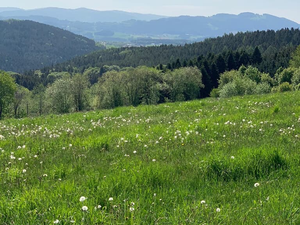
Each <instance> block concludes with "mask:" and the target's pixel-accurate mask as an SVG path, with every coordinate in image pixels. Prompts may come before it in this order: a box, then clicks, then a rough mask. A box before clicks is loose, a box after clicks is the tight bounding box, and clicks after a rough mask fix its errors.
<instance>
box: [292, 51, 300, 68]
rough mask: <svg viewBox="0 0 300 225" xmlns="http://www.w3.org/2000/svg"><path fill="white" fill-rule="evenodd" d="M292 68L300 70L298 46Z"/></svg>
mask: <svg viewBox="0 0 300 225" xmlns="http://www.w3.org/2000/svg"><path fill="white" fill-rule="evenodd" d="M290 66H291V67H293V68H300V46H298V47H297V49H296V51H295V52H294V53H293V54H292V57H291V60H290Z"/></svg>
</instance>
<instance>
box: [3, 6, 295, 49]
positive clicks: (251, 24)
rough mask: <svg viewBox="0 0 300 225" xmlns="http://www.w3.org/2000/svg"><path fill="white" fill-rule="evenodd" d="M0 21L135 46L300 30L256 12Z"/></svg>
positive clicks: (18, 14) (70, 13) (31, 16)
mask: <svg viewBox="0 0 300 225" xmlns="http://www.w3.org/2000/svg"><path fill="white" fill-rule="evenodd" d="M1 18H2V19H10V18H13V19H22V20H33V21H37V22H41V23H45V24H48V25H52V26H56V27H59V28H62V29H65V30H68V31H71V32H73V33H76V34H80V35H83V36H85V37H88V38H91V39H94V40H96V41H109V42H125V43H130V44H131V45H134V46H140V45H141V46H147V45H160V44H184V43H191V42H195V41H201V40H204V39H205V38H211V37H217V36H222V35H224V34H229V33H233V34H235V33H237V32H246V31H257V30H261V31H262V30H275V31H276V30H280V29H283V28H299V27H300V25H299V24H298V23H295V22H293V21H291V20H288V19H285V18H280V17H276V16H273V15H269V14H263V15H259V14H254V13H241V14H239V15H232V14H216V15H214V16H210V17H204V16H179V17H162V16H155V15H152V16H151V15H143V14H134V13H128V12H121V11H96V10H89V9H83V8H82V9H75V10H71V9H59V8H45V9H38V10H17V11H4V12H1V11H0V19H1Z"/></svg>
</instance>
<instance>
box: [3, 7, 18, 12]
mask: <svg viewBox="0 0 300 225" xmlns="http://www.w3.org/2000/svg"><path fill="white" fill-rule="evenodd" d="M16 10H22V9H20V8H15V7H0V12H6V11H16Z"/></svg>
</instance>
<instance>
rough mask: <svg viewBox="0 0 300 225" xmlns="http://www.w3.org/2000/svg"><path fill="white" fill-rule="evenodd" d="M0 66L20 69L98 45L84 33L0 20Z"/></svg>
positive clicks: (85, 50)
mask: <svg viewBox="0 0 300 225" xmlns="http://www.w3.org/2000/svg"><path fill="white" fill-rule="evenodd" d="M0 36H1V38H0V69H1V70H7V71H15V72H22V71H25V70H32V69H38V68H42V67H45V66H50V65H53V64H56V63H59V62H64V61H66V60H69V59H71V58H74V57H76V56H80V55H83V54H87V53H90V52H92V51H95V50H98V49H100V48H99V47H96V45H95V42H94V41H93V40H90V39H88V38H85V37H83V36H79V35H75V34H73V33H71V32H68V31H65V30H62V29H59V28H56V27H52V26H49V25H45V24H41V23H37V22H33V21H17V20H8V21H0Z"/></svg>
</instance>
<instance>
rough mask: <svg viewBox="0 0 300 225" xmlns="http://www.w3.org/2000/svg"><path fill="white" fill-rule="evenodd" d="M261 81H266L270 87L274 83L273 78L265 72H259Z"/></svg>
mask: <svg viewBox="0 0 300 225" xmlns="http://www.w3.org/2000/svg"><path fill="white" fill-rule="evenodd" d="M261 83H268V84H269V85H270V86H271V87H273V86H274V85H275V80H274V79H273V78H272V77H270V75H269V74H267V73H262V74H261Z"/></svg>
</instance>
